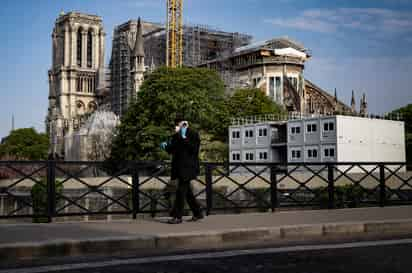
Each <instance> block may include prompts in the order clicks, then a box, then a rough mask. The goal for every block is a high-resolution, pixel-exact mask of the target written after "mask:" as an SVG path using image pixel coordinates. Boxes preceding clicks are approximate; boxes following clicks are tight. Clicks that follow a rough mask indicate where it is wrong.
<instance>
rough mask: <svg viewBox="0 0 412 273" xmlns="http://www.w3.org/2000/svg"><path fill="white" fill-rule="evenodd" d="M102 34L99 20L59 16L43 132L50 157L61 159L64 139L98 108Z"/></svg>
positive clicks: (54, 33) (53, 47)
mask: <svg viewBox="0 0 412 273" xmlns="http://www.w3.org/2000/svg"><path fill="white" fill-rule="evenodd" d="M104 40H105V32H104V29H103V23H102V19H101V17H99V16H95V15H87V14H84V13H77V12H70V13H67V14H63V13H62V14H60V16H59V17H58V18H57V19H56V22H55V26H54V29H53V32H52V65H51V68H50V70H49V72H48V74H49V108H48V113H47V117H46V130H47V132H48V134H49V136H50V141H51V145H50V146H51V147H52V148H51V151H50V152H51V153H52V154H53V155H57V156H64V137H65V136H67V135H69V134H71V133H72V132H73V131H74V130H76V129H77V128H78V127H79V126H80V124H81V121H82V119H84V118H86V117H87V114H88V113H91V112H93V111H94V110H95V109H97V106H98V98H99V94H98V90H97V86H98V81H99V80H102V79H99V75H102V73H99V72H100V71H103V69H104V45H105V44H104Z"/></svg>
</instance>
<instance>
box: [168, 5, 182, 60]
mask: <svg viewBox="0 0 412 273" xmlns="http://www.w3.org/2000/svg"><path fill="white" fill-rule="evenodd" d="M166 44H167V49H166V66H168V67H181V66H182V64H183V0H167V20H166Z"/></svg>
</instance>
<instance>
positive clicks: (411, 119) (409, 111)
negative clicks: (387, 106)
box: [391, 104, 412, 134]
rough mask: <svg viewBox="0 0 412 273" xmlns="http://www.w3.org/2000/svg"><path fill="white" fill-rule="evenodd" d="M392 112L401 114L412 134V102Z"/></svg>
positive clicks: (407, 129) (408, 130)
mask: <svg viewBox="0 0 412 273" xmlns="http://www.w3.org/2000/svg"><path fill="white" fill-rule="evenodd" d="M391 114H394V115H396V114H400V116H401V117H402V119H403V121H405V130H406V132H407V133H410V134H412V104H408V105H406V106H405V107H402V108H399V109H396V110H394V111H392V113H391Z"/></svg>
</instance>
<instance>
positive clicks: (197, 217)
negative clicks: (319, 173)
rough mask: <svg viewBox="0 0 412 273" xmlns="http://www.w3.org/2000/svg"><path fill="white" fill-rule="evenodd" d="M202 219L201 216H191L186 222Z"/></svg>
mask: <svg viewBox="0 0 412 273" xmlns="http://www.w3.org/2000/svg"><path fill="white" fill-rule="evenodd" d="M203 218H204V216H203V214H201V215H198V216H192V218H191V219H190V220H188V222H197V221H200V220H202V219H203Z"/></svg>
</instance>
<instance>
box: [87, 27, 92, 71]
mask: <svg viewBox="0 0 412 273" xmlns="http://www.w3.org/2000/svg"><path fill="white" fill-rule="evenodd" d="M92 37H93V36H92V32H91V31H89V32H87V67H92V46H93V42H92Z"/></svg>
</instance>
